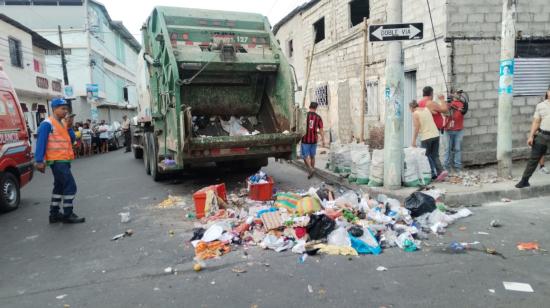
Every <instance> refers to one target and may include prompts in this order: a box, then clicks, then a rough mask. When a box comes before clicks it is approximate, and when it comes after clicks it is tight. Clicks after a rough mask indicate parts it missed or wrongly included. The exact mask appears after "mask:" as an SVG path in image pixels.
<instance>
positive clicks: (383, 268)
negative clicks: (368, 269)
mask: <svg viewBox="0 0 550 308" xmlns="http://www.w3.org/2000/svg"><path fill="white" fill-rule="evenodd" d="M376 270H377V271H379V272H385V271H387V270H388V269H387V268H385V267H383V266H379V267H377V268H376Z"/></svg>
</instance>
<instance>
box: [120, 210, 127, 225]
mask: <svg viewBox="0 0 550 308" xmlns="http://www.w3.org/2000/svg"><path fill="white" fill-rule="evenodd" d="M118 215H120V222H121V223H123V224H125V223H127V222H130V212H123V213H118Z"/></svg>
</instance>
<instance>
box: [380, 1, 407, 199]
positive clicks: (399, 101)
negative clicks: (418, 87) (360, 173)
mask: <svg viewBox="0 0 550 308" xmlns="http://www.w3.org/2000/svg"><path fill="white" fill-rule="evenodd" d="M402 10H403V0H389V2H388V11H387V14H388V20H387V23H388V24H400V23H401V22H402V19H403V18H402ZM387 44H388V56H387V58H386V72H385V74H386V87H385V90H384V99H385V103H386V121H385V131H384V187H386V188H388V189H396V188H399V187H401V173H402V169H403V111H404V110H403V99H404V96H405V94H404V88H403V82H404V79H405V75H404V73H403V61H402V58H401V53H402V45H401V42H400V41H393V42H388V43H387Z"/></svg>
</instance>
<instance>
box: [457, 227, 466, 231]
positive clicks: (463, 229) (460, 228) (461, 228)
mask: <svg viewBox="0 0 550 308" xmlns="http://www.w3.org/2000/svg"><path fill="white" fill-rule="evenodd" d="M458 230H459V231H466V227H464V226H461V227H459V228H458Z"/></svg>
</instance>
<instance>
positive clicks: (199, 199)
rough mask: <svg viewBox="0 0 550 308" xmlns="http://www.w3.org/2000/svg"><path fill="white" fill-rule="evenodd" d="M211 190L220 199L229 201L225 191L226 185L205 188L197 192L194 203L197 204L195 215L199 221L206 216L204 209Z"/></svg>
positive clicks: (194, 195)
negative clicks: (207, 193)
mask: <svg viewBox="0 0 550 308" xmlns="http://www.w3.org/2000/svg"><path fill="white" fill-rule="evenodd" d="M209 190H213V191H215V192H216V194H217V195H218V197H220V198H222V199H223V200H224V201H227V193H226V191H225V184H223V183H222V184H217V185H212V186H208V187H204V188H202V189H201V190H199V191H197V192H195V193H194V194H193V202H194V203H195V213H196V215H197V218H199V219H200V218H203V217H204V215H205V213H204V208H205V204H206V192H207V191H209Z"/></svg>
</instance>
